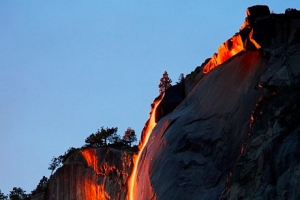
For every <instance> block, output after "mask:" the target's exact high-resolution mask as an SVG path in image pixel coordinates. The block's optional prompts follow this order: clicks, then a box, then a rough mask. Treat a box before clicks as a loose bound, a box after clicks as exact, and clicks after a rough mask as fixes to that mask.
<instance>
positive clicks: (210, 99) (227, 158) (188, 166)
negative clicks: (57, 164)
mask: <svg viewBox="0 0 300 200" xmlns="http://www.w3.org/2000/svg"><path fill="white" fill-rule="evenodd" d="M158 100H159V101H158ZM155 102H159V105H157V107H156V106H153V109H154V110H153V112H152V114H153V115H154V117H155V120H154V121H155V124H156V123H157V124H156V126H155V127H154V128H153V129H152V128H151V129H150V130H149V124H151V123H152V122H151V119H150V120H149V121H148V122H147V123H146V125H145V129H144V131H143V134H142V139H141V141H140V145H139V146H140V152H139V159H133V157H134V156H133V153H130V152H126V151H121V150H115V149H105V148H99V149H85V150H81V151H79V152H77V153H75V154H73V155H72V156H71V157H70V158H69V159H68V161H67V162H66V163H65V164H64V166H63V167H61V168H60V169H58V170H57V171H56V173H55V174H54V175H52V176H51V178H50V181H49V185H48V188H47V191H46V194H45V195H44V197H41V198H40V199H47V200H48V199H117V200H119V199H122V200H123V199H127V200H148V199H149V200H150V199H151V200H155V199H157V200H169V199H170V200H174V199H180V200H184V199H187V200H196V199H197V200H198V199H209V200H211V199H299V198H300V190H299V184H300V182H299V180H300V159H299V155H300V151H299V148H298V147H299V144H300V12H299V11H297V10H295V9H287V10H286V12H285V13H284V14H274V13H270V11H269V8H268V7H267V6H253V7H249V8H248V9H247V10H246V20H245V22H244V23H243V24H242V27H241V28H240V29H239V31H238V32H237V33H236V34H235V35H234V36H233V37H231V38H230V39H228V40H227V41H225V42H224V43H223V44H222V45H221V46H220V47H219V49H218V52H217V53H216V54H214V55H213V56H212V58H210V59H207V60H206V61H205V62H204V63H203V64H202V65H201V66H199V67H197V68H196V69H195V70H194V71H193V72H192V73H191V74H189V75H187V76H186V78H185V79H184V81H183V82H182V83H180V84H179V85H176V86H174V87H171V88H170V89H168V90H167V91H166V92H165V94H164V95H163V96H160V97H158V98H157V99H156V100H155ZM155 111H156V112H155ZM152 117H153V116H152ZM152 125H153V124H152ZM146 134H150V135H146ZM133 161H135V166H136V174H134V176H132V175H131V176H132V177H131V178H133V180H134V181H133V184H134V187H133V189H132V188H131V189H130V187H128V183H129V176H130V174H131V172H132V171H133ZM129 193H131V194H132V195H128V194H129Z"/></svg>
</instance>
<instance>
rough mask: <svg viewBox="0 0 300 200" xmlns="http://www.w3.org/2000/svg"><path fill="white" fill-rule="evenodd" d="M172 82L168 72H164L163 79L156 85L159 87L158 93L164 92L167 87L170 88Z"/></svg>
mask: <svg viewBox="0 0 300 200" xmlns="http://www.w3.org/2000/svg"><path fill="white" fill-rule="evenodd" d="M171 83H172V80H171V79H170V78H169V75H168V72H167V71H165V72H164V73H163V77H162V78H161V79H160V83H159V85H158V87H159V93H160V94H162V93H164V92H165V91H166V89H168V88H169V87H171V86H172V85H171Z"/></svg>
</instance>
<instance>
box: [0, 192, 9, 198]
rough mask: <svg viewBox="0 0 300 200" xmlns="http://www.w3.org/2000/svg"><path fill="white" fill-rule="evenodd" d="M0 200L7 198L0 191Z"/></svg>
mask: <svg viewBox="0 0 300 200" xmlns="http://www.w3.org/2000/svg"><path fill="white" fill-rule="evenodd" d="M0 200H8V197H7V196H6V195H5V194H4V193H2V192H1V190H0Z"/></svg>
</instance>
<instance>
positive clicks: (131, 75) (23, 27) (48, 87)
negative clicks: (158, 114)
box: [0, 0, 300, 194]
mask: <svg viewBox="0 0 300 200" xmlns="http://www.w3.org/2000/svg"><path fill="white" fill-rule="evenodd" d="M204 2H205V3H204ZM278 2H279V1H278ZM255 4H266V5H269V7H270V10H271V11H274V12H276V13H282V12H284V10H285V9H286V8H290V7H292V8H298V9H300V2H299V1H296V0H286V1H284V2H283V1H280V3H276V2H275V1H271V0H270V1H249V0H246V1H222V2H221V1H216V0H211V1H198V0H197V1H196V0H191V1H171V0H166V1H158V0H152V1H149V0H145V1H140V0H139V1H137V0H129V1H115V0H110V1H100V0H99V1H57V0H53V1H31V0H26V1H15V0H12V1H7V0H0V30H1V31H0V44H1V45H0V69H1V73H0V97H1V98H0V151H1V154H0V163H1V166H0V167H1V168H0V189H1V190H2V192H4V193H5V194H7V193H8V192H9V191H10V190H11V189H12V188H13V187H22V188H23V189H25V190H26V191H27V192H30V191H32V190H33V189H34V188H35V187H36V185H37V184H38V182H39V180H40V179H41V178H42V176H44V175H45V176H47V177H49V175H50V171H49V170H48V169H47V168H48V164H49V163H50V161H51V158H52V157H53V156H58V155H61V154H63V153H64V152H65V151H66V150H67V149H68V148H69V147H80V146H82V145H84V140H85V138H86V137H87V136H88V135H90V134H91V133H93V132H95V131H97V129H98V128H100V127H101V126H104V127H113V126H114V127H115V126H116V127H118V128H119V131H118V133H119V134H120V135H122V134H123V132H124V131H125V130H126V128H127V127H131V128H133V129H135V131H136V132H137V134H138V135H140V132H141V130H142V128H143V126H144V123H145V122H146V120H147V119H148V116H149V115H148V114H149V111H150V104H151V102H152V100H153V99H154V98H155V97H156V96H157V95H158V87H157V85H158V84H159V79H160V77H161V76H162V73H163V72H164V71H165V70H167V71H168V73H169V76H170V78H171V79H173V82H174V83H175V82H176V81H177V80H178V77H179V75H180V73H184V74H185V75H186V74H188V73H190V72H191V71H192V70H194V69H195V67H196V66H198V65H201V63H202V62H203V61H204V60H205V59H206V58H208V57H210V56H211V55H212V54H213V53H214V52H216V51H217V48H218V46H219V45H220V44H221V43H222V42H224V41H225V40H226V39H228V38H229V37H231V36H232V35H233V34H234V33H235V32H237V31H238V29H239V28H240V27H241V25H242V23H243V21H244V18H245V9H246V8H247V7H249V6H251V5H255Z"/></svg>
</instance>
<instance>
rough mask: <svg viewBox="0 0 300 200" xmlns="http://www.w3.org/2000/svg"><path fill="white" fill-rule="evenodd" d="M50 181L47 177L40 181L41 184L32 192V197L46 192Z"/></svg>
mask: <svg viewBox="0 0 300 200" xmlns="http://www.w3.org/2000/svg"><path fill="white" fill-rule="evenodd" d="M48 181H49V179H48V178H47V177H46V176H43V178H42V179H41V180H40V182H39V184H38V185H37V186H36V188H35V190H33V191H32V192H31V194H32V195H35V194H39V193H42V192H45V191H46V188H47V185H48Z"/></svg>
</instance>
